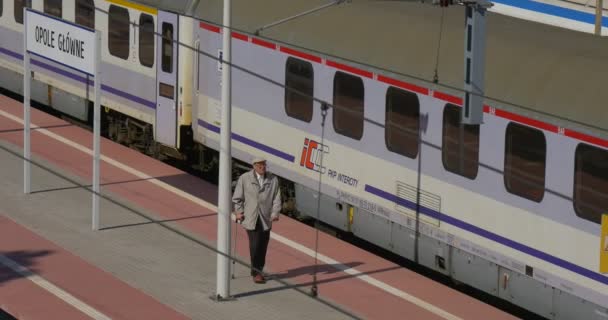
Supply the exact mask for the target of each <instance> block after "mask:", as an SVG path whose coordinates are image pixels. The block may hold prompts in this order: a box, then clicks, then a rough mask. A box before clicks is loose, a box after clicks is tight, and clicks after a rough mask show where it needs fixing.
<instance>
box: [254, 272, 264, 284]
mask: <svg viewBox="0 0 608 320" xmlns="http://www.w3.org/2000/svg"><path fill="white" fill-rule="evenodd" d="M253 282H255V283H266V279H264V276H263V275H261V274H258V275H256V276H255V277H253Z"/></svg>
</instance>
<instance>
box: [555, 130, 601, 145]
mask: <svg viewBox="0 0 608 320" xmlns="http://www.w3.org/2000/svg"><path fill="white" fill-rule="evenodd" d="M564 135H565V136H567V137H570V138H573V139H576V140H580V141H583V142H588V143H592V144H595V145H598V146H602V147H604V148H608V140H604V139H600V138H597V137H593V136H590V135H587V134H584V133H580V132H576V131H574V130H570V129H565V130H564Z"/></svg>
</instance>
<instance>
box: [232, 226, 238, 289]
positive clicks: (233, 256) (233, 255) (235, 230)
mask: <svg viewBox="0 0 608 320" xmlns="http://www.w3.org/2000/svg"><path fill="white" fill-rule="evenodd" d="M238 223H239V221H238V220H237V219H236V217H235V219H234V245H233V246H232V280H234V268H235V263H236V240H237V239H238V238H239V232H238V230H237V229H238Z"/></svg>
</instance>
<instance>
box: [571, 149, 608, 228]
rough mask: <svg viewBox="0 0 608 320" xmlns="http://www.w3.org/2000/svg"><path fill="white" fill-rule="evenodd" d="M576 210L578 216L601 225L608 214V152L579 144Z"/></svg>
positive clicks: (576, 163)
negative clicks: (604, 214)
mask: <svg viewBox="0 0 608 320" xmlns="http://www.w3.org/2000/svg"><path fill="white" fill-rule="evenodd" d="M573 203H574V210H575V212H576V215H577V216H579V217H581V218H583V219H587V220H589V221H593V222H595V223H598V224H599V223H601V221H602V214H603V213H608V151H606V150H604V149H600V148H597V147H593V146H590V145H587V144H583V143H581V144H579V145H578V147H577V148H576V154H575V168H574V200H573Z"/></svg>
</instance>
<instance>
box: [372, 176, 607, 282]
mask: <svg viewBox="0 0 608 320" xmlns="http://www.w3.org/2000/svg"><path fill="white" fill-rule="evenodd" d="M365 191H367V192H369V193H371V194H373V195H376V196H378V197H380V198H383V199H386V200H389V201H391V202H394V203H396V204H398V205H401V206H404V207H407V208H409V209H412V210H416V203H414V202H412V201H409V200H406V199H403V198H400V197H397V196H396V195H394V194H391V193H389V192H386V191H384V190H381V189H378V188H376V187H372V186H370V185H368V184H366V185H365ZM419 211H420V213H421V214H424V215H426V216H429V217H433V218H435V219H439V220H441V221H443V222H445V223H448V224H451V225H453V226H455V227H458V228H460V229H463V230H466V231H469V232H471V233H473V234H476V235H478V236H482V237H484V238H486V239H489V240H492V241H495V242H498V243H500V244H502V245H504V246H507V247H509V248H512V249H515V250H517V251H521V252H523V253H526V254H529V255H531V256H533V257H536V258H538V259H541V260H544V261H547V262H549V263H552V264H554V265H557V266H560V267H562V268H564V269H567V270H570V271H572V272H575V273H578V274H580V275H582V276H585V277H587V278H589V279H593V280H595V281H599V282H601V283H603V284H608V277H606V276H604V275H601V274H599V273H597V272H593V271H591V270H589V269H585V268H583V267H581V266H578V265H576V264H574V263H571V262H568V261H566V260H563V259H560V258H558V257H556V256H553V255H550V254H548V253H545V252H542V251H540V250H536V249H534V248H532V247H529V246H526V245H524V244H521V243H519V242H516V241H513V240H511V239H507V238H505V237H503V236H500V235H497V234H496V233H493V232H490V231H488V230H484V229H482V228H480V227H477V226H474V225H472V224H470V223H468V222H465V221H462V220H459V219H456V218H454V217H450V216H448V215H446V214H444V213H441V212H438V211H435V210H433V209H430V208H427V207H424V206H420V207H419Z"/></svg>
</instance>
